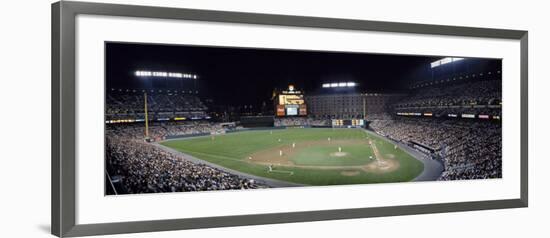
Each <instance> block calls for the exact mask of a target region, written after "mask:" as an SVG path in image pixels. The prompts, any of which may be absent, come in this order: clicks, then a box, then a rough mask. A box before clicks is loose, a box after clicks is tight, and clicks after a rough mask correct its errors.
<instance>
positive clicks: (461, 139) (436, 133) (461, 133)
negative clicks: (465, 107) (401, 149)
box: [370, 117, 502, 180]
mask: <svg viewBox="0 0 550 238" xmlns="http://www.w3.org/2000/svg"><path fill="white" fill-rule="evenodd" d="M469 120H470V121H469ZM471 120H474V119H462V120H461V119H436V118H423V117H420V118H416V117H395V118H393V119H390V120H374V121H372V122H371V123H370V127H371V128H372V129H373V130H374V131H376V132H377V133H379V134H381V135H384V136H386V137H388V138H391V139H393V140H396V141H400V142H403V143H406V144H409V145H414V146H413V147H415V146H416V145H419V144H420V145H422V146H423V148H429V149H427V150H424V152H426V151H429V152H428V153H431V156H432V157H436V158H441V159H442V161H443V163H444V165H445V171H444V172H443V174H442V175H441V177H440V178H439V179H440V180H460V179H481V178H500V177H502V134H501V133H502V132H501V131H502V126H501V124H500V123H498V122H494V121H478V120H476V121H471Z"/></svg>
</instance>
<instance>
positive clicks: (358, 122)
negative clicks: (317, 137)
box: [332, 119, 365, 128]
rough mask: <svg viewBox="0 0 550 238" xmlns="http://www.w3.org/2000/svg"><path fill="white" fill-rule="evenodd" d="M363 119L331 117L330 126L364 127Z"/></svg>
mask: <svg viewBox="0 0 550 238" xmlns="http://www.w3.org/2000/svg"><path fill="white" fill-rule="evenodd" d="M364 126H365V120H363V119H333V120H332V127H336V128H345V127H348V128H352V127H364Z"/></svg>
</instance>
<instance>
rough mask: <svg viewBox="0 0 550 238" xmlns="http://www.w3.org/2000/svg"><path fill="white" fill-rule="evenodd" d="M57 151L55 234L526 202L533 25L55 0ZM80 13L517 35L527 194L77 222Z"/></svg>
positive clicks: (54, 157) (53, 162) (463, 208)
mask: <svg viewBox="0 0 550 238" xmlns="http://www.w3.org/2000/svg"><path fill="white" fill-rule="evenodd" d="M51 13H52V29H51V30H52V35H51V37H52V38H51V40H52V41H51V43H52V55H51V60H52V71H51V83H52V85H51V87H52V89H51V90H52V98H51V101H52V118H51V119H52V120H51V121H52V125H51V126H52V135H51V136H52V137H51V139H52V153H51V175H52V178H51V181H52V191H51V196H52V197H51V202H52V204H51V209H52V210H51V213H52V214H51V223H52V224H51V233H52V234H53V235H56V236H59V237H74V236H87V235H103V234H118V233H131V232H151V231H168V230H180V229H196V228H210V227H227V226H243V225H258V224H276V223H288V222H303V221H321V220H334V219H351V218H366V217H380V216H397V215H412V214H426V213H441V212H458V211H472V210H486V209H503V208H520V207H527V206H528V174H527V173H528V151H527V148H528V134H527V133H528V131H527V129H528V124H527V123H528V118H527V115H528V99H527V96H528V92H527V85H528V32H527V31H522V30H504V29H488V28H472V27H460V26H442V25H426V24H410V23H396V22H381V21H364V20H349V19H333V18H319V17H303V16H287V15H271V14H255V13H240V12H225V11H209V10H193V9H179V8H167V7H151V6H135V5H119V4H103V3H86V2H70V1H63V2H56V3H53V4H52V8H51ZM79 14H89V15H102V16H123V17H142V18H161V19H179V20H193V21H211V22H227V23H245V24H260V25H277V26H295V27H309V28H328V29H346V30H361V31H377V32H395V33H414V34H427V35H447V36H465V37H483V38H495V39H512V40H518V41H519V42H520V45H521V47H520V48H521V56H520V60H521V62H520V63H521V65H520V70H521V72H520V73H521V78H520V80H521V87H520V90H521V103H520V105H521V138H520V140H521V144H520V153H521V168H520V170H521V183H520V185H521V190H520V191H521V196H520V198H519V199H508V200H492V201H474V202H456V203H439V204H427V205H406V206H388V207H374V208H357V209H339V210H318V211H305V212H289V213H271V214H254V215H239V216H221V217H206V218H185V219H170V220H151V221H136V222H119V223H101V224H76V222H75V217H76V207H75V205H76V204H75V194H76V193H75V191H76V187H75V186H76V183H75V178H76V174H75V155H76V153H75V152H76V150H75V139H76V134H75V126H76V123H75V119H76V118H75V111H76V104H75V66H76V65H75V19H76V16H77V15H79Z"/></svg>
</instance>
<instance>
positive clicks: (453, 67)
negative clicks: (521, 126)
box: [104, 42, 502, 195]
mask: <svg viewBox="0 0 550 238" xmlns="http://www.w3.org/2000/svg"><path fill="white" fill-rule="evenodd" d="M105 49H106V62H105V66H106V67H105V68H106V72H105V76H106V79H105V84H106V87H105V115H104V118H105V193H106V195H123V194H140V193H166V192H190V191H214V190H242V189H262V188H282V187H301V186H329V185H351V184H373V183H397V182H420V181H440V182H444V181H449V180H470V179H499V178H502V126H501V120H502V101H501V98H502V95H501V92H502V90H501V88H502V76H501V74H502V72H501V69H502V62H501V60H500V59H484V58H467V57H459V56H414V55H384V54H368V53H353V52H324V51H306V50H303V51H302V50H274V49H257V48H234V47H233V48H232V47H209V46H187V45H151V44H135V43H111V42H107V43H106V47H105Z"/></svg>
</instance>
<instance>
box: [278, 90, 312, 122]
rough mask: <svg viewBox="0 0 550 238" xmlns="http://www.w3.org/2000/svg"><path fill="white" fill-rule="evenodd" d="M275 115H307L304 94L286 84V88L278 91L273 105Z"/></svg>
mask: <svg viewBox="0 0 550 238" xmlns="http://www.w3.org/2000/svg"><path fill="white" fill-rule="evenodd" d="M275 107H276V108H275V111H276V115H277V116H278V117H284V116H307V106H306V102H305V100H304V94H303V93H302V92H301V91H298V90H295V89H294V86H293V85H288V90H284V91H282V92H280V93H279V95H278V96H277V98H276V105H275Z"/></svg>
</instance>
